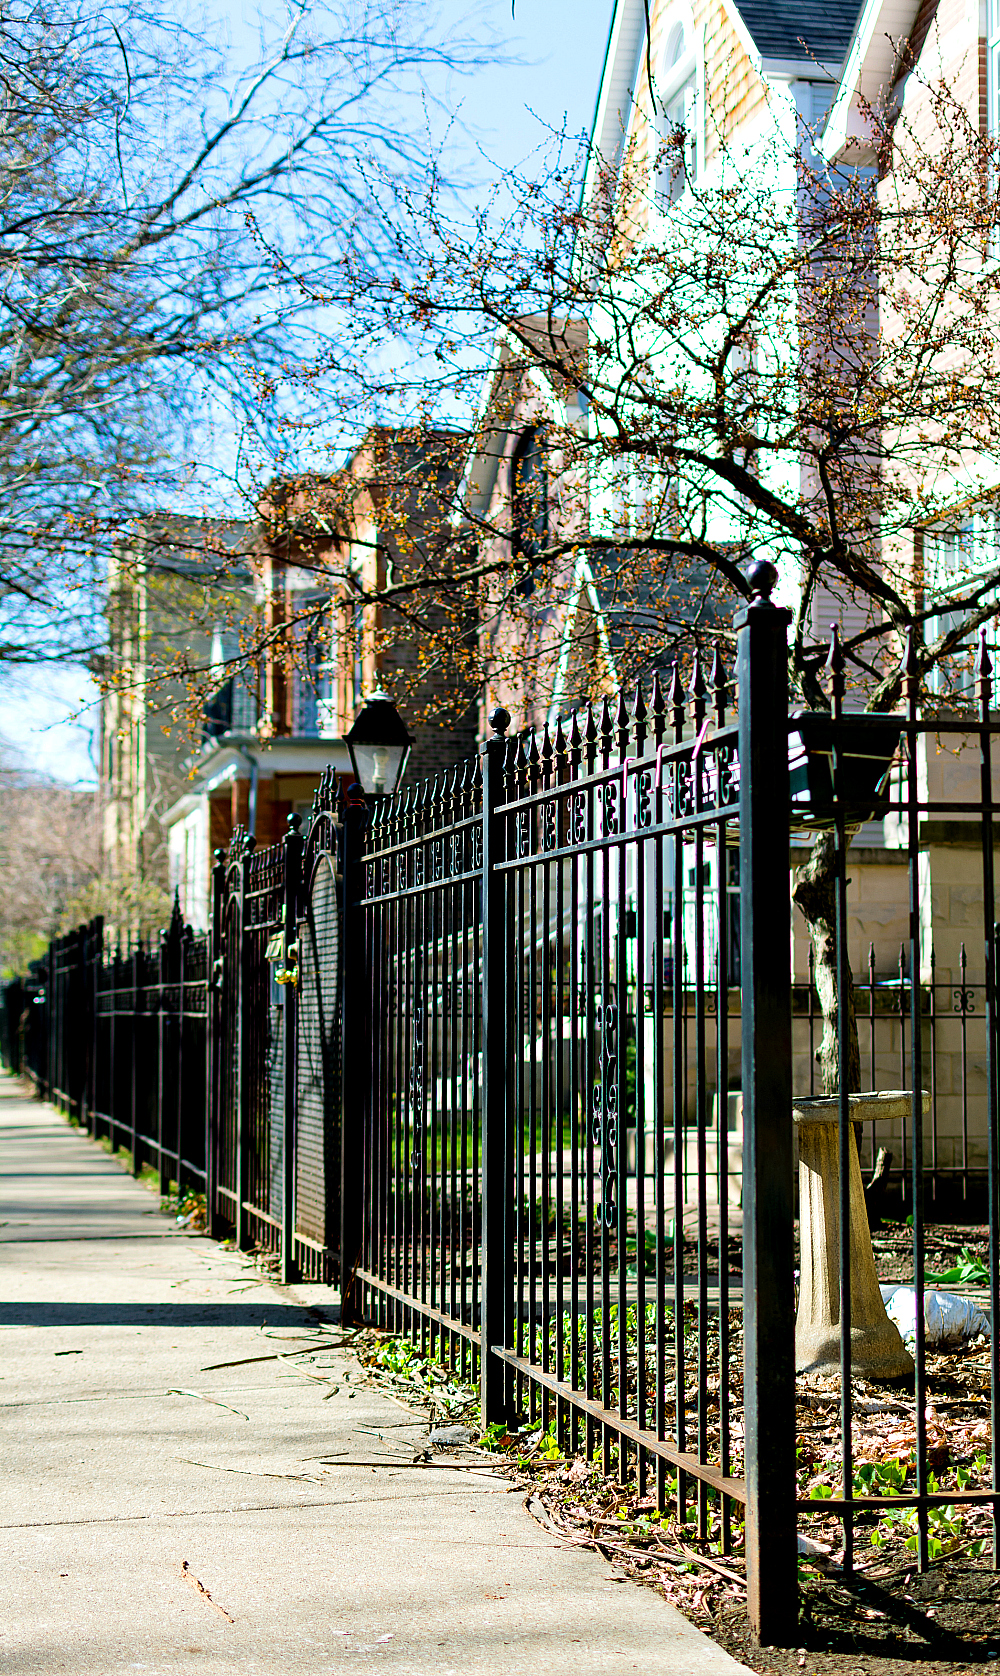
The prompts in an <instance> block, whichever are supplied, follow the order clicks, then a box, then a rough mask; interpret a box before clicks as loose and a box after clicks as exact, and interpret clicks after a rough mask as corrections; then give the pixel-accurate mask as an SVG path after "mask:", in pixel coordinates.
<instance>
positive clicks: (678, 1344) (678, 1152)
mask: <svg viewBox="0 0 1000 1676" xmlns="http://www.w3.org/2000/svg"><path fill="white" fill-rule="evenodd" d="M667 702H668V704H669V706H670V725H671V729H672V732H673V742H674V745H675V746H676V745H679V744H680V743H681V741H682V739H683V737H684V694H683V691H682V688H681V678H680V671H679V669H678V667H677V664H676V663H675V664H674V666H673V670H672V672H671V676H670V690H669V692H668V694H667ZM683 773H684V769H683V765H682V763H681V759H680V756H679V754H675V756H674V759H673V761H672V763H671V768H670V780H669V784H670V791H671V806H670V807H668V809H667V811H666V814H667V819H673V820H675V821H676V820H679V819H680V817H681V816H682V814H683V813H684V812H685V811H684V802H685V798H684V789H683V787H684V779H683ZM672 842H673V863H674V868H673V873H674V877H673V892H672V895H673V901H672V904H671V905H672V908H673V939H674V959H673V968H674V969H673V980H674V982H673V989H674V995H673V1008H674V1018H673V1023H674V1054H673V1058H674V1066H673V1069H674V1090H673V1107H674V1111H673V1116H674V1216H673V1225H674V1228H673V1232H674V1441H675V1443H676V1445H677V1447H678V1449H686V1448H687V1425H686V1416H685V1387H684V1333H685V1320H684V1198H685V1190H686V1186H687V1133H686V1128H685V1119H686V1116H687V994H686V992H685V984H684V976H685V965H686V958H685V957H686V942H687V939H686V937H685V935H684V837H683V835H682V834H681V833H680V832H675V834H674V837H673V841H672ZM676 1513H677V1520H678V1523H679V1524H682V1525H683V1524H684V1523H685V1522H686V1520H687V1477H686V1474H685V1473H684V1471H683V1470H682V1468H680V1467H678V1469H677V1502H676Z"/></svg>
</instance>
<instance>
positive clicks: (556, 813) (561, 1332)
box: [550, 721, 569, 1453]
mask: <svg viewBox="0 0 1000 1676" xmlns="http://www.w3.org/2000/svg"><path fill="white" fill-rule="evenodd" d="M553 758H554V773H555V780H554V784H555V787H556V788H559V789H560V790H561V788H562V787H563V786H564V785H565V784H566V736H565V734H564V733H563V726H562V722H561V721H557V722H556V736H555V746H554V751H553ZM551 830H552V833H553V838H554V841H555V848H556V854H557V855H558V857H559V860H558V861H556V862H555V863H554V864H550V865H554V867H555V913H554V920H553V924H554V930H555V946H556V947H555V952H556V970H555V1019H554V1023H553V1029H554V1032H555V1055H556V1062H555V1077H556V1089H555V1123H556V1136H557V1140H556V1153H555V1179H556V1238H555V1253H556V1269H555V1288H556V1302H555V1369H556V1377H557V1378H558V1379H561V1380H565V1378H566V1373H567V1368H566V1332H565V1308H566V1299H565V1287H564V1284H563V1270H564V1268H565V1259H564V1251H565V1244H564V1242H565V1238H566V1229H565V1208H566V1207H565V1174H566V1146H565V1142H566V1113H565V1103H566V1078H565V1071H564V1066H563V1060H564V1055H565V1051H566V1048H565V1043H566V1024H565V1013H564V1007H565V994H566V925H565V912H566V904H565V889H564V887H565V866H566V864H565V862H564V861H563V859H562V853H563V850H564V849H565V847H566V799H565V797H563V796H562V795H557V796H556V797H555V798H554V810H553V825H552V828H551ZM568 1418H569V1415H568V1411H567V1406H566V1403H565V1402H564V1401H563V1400H562V1399H561V1398H557V1400H556V1436H557V1438H558V1440H559V1447H560V1449H561V1450H562V1451H563V1452H564V1453H565V1451H566V1447H567V1443H568V1433H569V1427H568V1425H567V1420H568Z"/></svg>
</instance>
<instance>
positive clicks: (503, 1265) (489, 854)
mask: <svg viewBox="0 0 1000 1676" xmlns="http://www.w3.org/2000/svg"><path fill="white" fill-rule="evenodd" d="M509 726H510V716H509V714H508V712H507V711H506V710H504V709H503V708H502V707H501V706H499V705H498V706H497V707H496V708H495V709H494V710H493V711H492V713H491V715H490V727H491V729H492V733H491V737H490V738H489V739H488V740H487V742H486V744H485V745H484V746H483V747H482V757H481V761H482V769H483V781H482V784H483V804H482V822H483V824H482V832H483V843H482V862H483V882H482V891H481V897H480V901H481V906H482V961H483V983H482V1003H481V1014H480V1016H481V1020H482V1025H481V1028H482V1054H483V1110H482V1125H483V1129H482V1152H481V1158H482V1174H481V1177H480V1182H481V1188H482V1226H483V1235H482V1251H483V1256H482V1315H481V1332H482V1338H481V1359H480V1378H481V1381H482V1405H483V1421H484V1423H485V1424H487V1425H488V1424H490V1423H491V1422H494V1421H501V1420H508V1419H511V1418H512V1416H511V1415H510V1413H509V1409H508V1399H507V1391H508V1387H509V1381H508V1379H507V1375H506V1369H505V1367H504V1363H503V1362H502V1360H501V1359H500V1357H499V1356H496V1355H494V1354H493V1351H494V1347H495V1346H498V1345H509V1343H510V1308H509V1299H510V1270H509V1255H508V1249H507V1248H508V1246H509V1227H508V1222H509V1215H508V1204H509V1191H508V1186H507V1178H508V1170H509V1164H508V1156H507V1136H506V1104H507V1089H506V1083H507V1041H506V1036H507V1020H506V1014H507V1007H506V990H507V985H506V982H505V964H506V958H507V952H508V951H507V948H506V936H505V930H506V925H505V920H506V915H505V910H504V899H505V893H506V886H505V879H504V874H503V872H502V871H501V866H502V863H503V861H504V860H505V850H504V836H505V824H506V823H505V820H504V816H503V815H502V814H498V813H497V810H498V809H499V808H500V806H501V803H502V802H503V801H504V795H505V793H504V774H503V769H504V759H505V756H506V750H507V746H506V741H505V739H504V734H505V732H506V730H507V728H508V727H509Z"/></svg>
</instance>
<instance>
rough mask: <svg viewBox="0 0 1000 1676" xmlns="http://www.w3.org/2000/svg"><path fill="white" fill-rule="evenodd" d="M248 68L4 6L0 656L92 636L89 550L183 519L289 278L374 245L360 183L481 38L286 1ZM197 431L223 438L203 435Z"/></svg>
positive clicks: (284, 309)
mask: <svg viewBox="0 0 1000 1676" xmlns="http://www.w3.org/2000/svg"><path fill="white" fill-rule="evenodd" d="M258 46H259V51H258V53H257V55H256V57H255V60H254V61H253V62H242V63H241V62H238V61H237V59H236V58H235V57H234V55H233V54H232V53H230V52H228V51H227V50H225V49H224V47H223V45H222V44H220V43H219V42H218V41H217V40H216V39H214V38H213V36H212V34H211V32H210V31H209V30H208V28H207V27H206V25H205V24H204V22H203V21H201V20H198V19H184V18H182V17H181V16H180V15H176V16H172V15H170V14H164V13H163V12H162V11H160V12H157V13H150V12H148V11H146V10H144V9H143V8H142V7H141V6H140V7H138V8H136V7H125V6H122V5H116V4H112V5H101V6H97V5H94V4H93V3H92V0H37V3H34V0H28V3H26V4H24V5H15V6H5V7H3V8H2V9H0V124H2V129H3V155H2V160H0V378H2V383H0V551H2V559H0V659H2V660H5V661H7V662H22V663H32V662H37V661H39V660H44V659H46V658H50V657H53V656H62V657H75V656H79V655H80V654H81V653H82V652H85V651H87V650H89V649H90V648H92V647H93V646H94V645H99V644H100V642H101V639H102V634H101V617H100V614H101V592H100V584H101V578H102V574H103V564H104V559H105V555H106V551H107V546H108V543H109V541H111V540H115V541H117V542H118V543H119V544H120V543H121V539H122V536H123V534H126V533H127V532H128V530H129V528H130V521H131V520H132V519H133V518H134V517H136V516H138V515H142V514H146V513H148V512H149V511H150V509H153V508H157V507H161V506H163V505H166V506H167V507H168V508H171V509H176V507H177V505H178V501H179V500H180V499H181V498H182V497H183V498H184V499H186V501H187V504H188V505H189V506H191V507H193V509H194V510H195V511H197V510H199V503H200V501H201V499H202V498H203V497H204V496H206V495H208V494H210V492H211V485H210V484H209V483H207V482H206V474H207V469H208V467H209V466H210V465H211V463H212V462H211V456H212V453H213V450H216V449H217V450H218V451H219V452H220V453H225V452H226V451H227V450H231V442H230V440H229V439H230V437H231V435H232V434H233V431H234V429H235V431H236V432H237V433H238V430H239V426H240V424H241V422H242V420H243V419H245V418H246V416H247V413H248V410H249V408H250V407H251V406H253V407H254V408H255V410H256V411H257V412H258V413H259V402H258V400H257V398H258V396H259V392H260V388H261V385H262V382H263V385H264V386H265V387H266V385H267V381H268V379H270V378H271V377H272V376H273V375H274V374H275V372H276V371H277V369H278V368H279V367H280V365H281V364H282V362H283V361H284V360H287V359H289V358H291V359H292V360H293V361H294V359H295V356H296V344H297V339H296V332H297V330H298V328H299V327H300V326H301V325H303V324H304V322H305V320H306V317H307V316H308V314H309V313H310V311H311V309H312V307H313V303H312V296H311V294H310V293H309V291H308V290H301V289H300V290H299V291H298V292H297V293H296V294H295V295H292V294H290V293H286V294H285V295H284V297H283V298H281V299H280V303H279V300H278V299H277V297H276V294H275V289H274V277H275V271H276V268H277V269H279V270H280V268H281V264H282V263H283V262H284V261H285V259H286V258H287V256H288V255H289V254H290V253H291V252H292V251H294V255H295V259H296V262H297V263H298V264H300V267H301V271H302V273H303V274H304V275H305V276H306V277H307V280H308V282H309V284H311V285H313V286H315V285H321V284H322V283H323V282H324V276H326V275H327V274H328V273H329V270H330V265H331V262H332V261H333V260H335V259H339V258H340V257H341V256H342V254H343V251H344V250H345V249H346V248H348V247H350V248H353V249H355V250H356V251H357V252H358V253H359V254H360V253H361V252H362V251H363V252H365V260H366V261H377V260H378V259H379V253H380V252H382V253H384V252H385V251H386V248H387V239H388V230H387V228H386V225H385V222H384V219H383V217H382V214H381V212H380V210H379V208H378V206H377V205H375V204H373V203H372V202H370V201H366V200H365V198H364V195H363V193H362V191H361V182H362V167H363V166H365V167H368V166H371V164H372V163H373V161H375V160H376V159H377V160H378V163H379V166H380V168H382V169H384V170H386V171H388V174H389V176H390V177H391V178H393V179H394V180H395V181H396V182H397V183H398V184H402V183H403V182H404V181H406V180H407V179H411V178H412V177H413V176H414V173H415V172H416V171H417V170H422V169H423V168H424V166H425V162H426V157H427V155H428V149H429V147H430V146H431V145H432V144H433V143H434V135H435V129H436V126H440V125H437V124H436V123H435V118H434V114H433V113H434V106H435V101H436V97H437V93H436V90H437V88H438V87H439V86H440V78H441V76H442V74H443V73H445V72H449V71H453V70H459V71H461V70H465V69H468V68H470V67H472V66H473V65H474V64H475V63H477V62H479V61H480V60H481V58H482V55H483V51H484V48H483V46H482V45H481V44H478V43H477V41H476V40H475V39H474V37H473V34H472V33H471V30H470V29H469V28H462V27H459V28H458V29H453V30H451V31H450V32H449V33H448V34H447V36H445V35H444V33H443V32H441V31H440V30H439V29H438V27H437V20H436V18H435V16H434V14H433V12H432V11H430V10H429V9H425V8H423V7H421V8H415V7H412V6H409V7H408V6H406V5H404V4H402V3H401V0H337V3H336V4H334V5H333V6H331V7H326V8H319V7H315V8H313V7H311V6H310V4H309V0H289V4H288V7H287V10H286V11H285V12H284V14H283V15H281V16H279V17H278V18H277V19H267V18H262V19H261V20H260V24H259V42H258ZM213 424H214V426H215V427H216V428H217V429H220V430H222V431H223V432H224V433H225V436H224V439H223V441H222V442H221V443H218V444H217V443H216V441H215V438H214V435H213Z"/></svg>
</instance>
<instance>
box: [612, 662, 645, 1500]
mask: <svg viewBox="0 0 1000 1676" xmlns="http://www.w3.org/2000/svg"><path fill="white" fill-rule="evenodd" d="M615 732H616V734H617V754H618V761H619V762H620V763H622V764H624V763H625V761H626V759H627V757H628V744H629V739H628V734H629V728H628V708H627V706H626V704H625V694H624V692H622V691H621V689H619V692H618V703H617V707H616V711H615ZM626 779H627V770H626V769H625V768H624V767H623V769H622V776H621V779H620V780H618V781H617V782H616V781H614V780H609V781H608V782H606V785H605V808H606V809H607V810H608V811H609V813H613V812H614V813H613V818H615V824H616V825H617V828H618V838H619V841H618V844H617V845H616V847H615V925H616V932H615V940H614V967H615V969H614V996H615V1000H614V1007H615V1018H616V1019H617V1030H616V1032H615V1046H616V1049H617V1052H616V1055H615V1063H614V1066H613V1067H612V1066H610V1065H608V1067H607V1068H608V1070H609V1071H610V1072H612V1081H611V1084H610V1087H613V1088H614V1094H615V1102H614V1120H613V1124H612V1126H611V1127H610V1132H613V1134H614V1136H615V1142H616V1145H615V1164H616V1172H615V1173H616V1176H617V1181H616V1184H615V1192H616V1203H617V1212H618V1214H617V1219H616V1235H617V1246H618V1345H617V1360H618V1412H619V1414H620V1415H621V1416H622V1418H624V1417H625V1415H626V1414H627V1412H628V1261H627V1258H626V1250H627V1247H628V1072H627V1065H628V1059H627V1054H628V1032H629V1021H628V989H627V977H628V853H627V850H626V846H625V844H624V843H623V842H622V839H621V835H622V834H623V833H624V831H625V826H626V819H625V811H626V806H627V801H628V799H627V792H626ZM608 859H609V862H610V859H611V857H610V855H609V858H608ZM610 1087H609V1092H610ZM638 1165H639V1161H638V1157H637V1158H636V1169H637V1170H638ZM628 1455H629V1452H628V1445H627V1442H626V1439H625V1437H624V1435H623V1434H622V1433H621V1432H619V1434H618V1479H619V1482H620V1483H622V1484H624V1483H625V1482H626V1479H627V1477H628Z"/></svg>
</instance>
